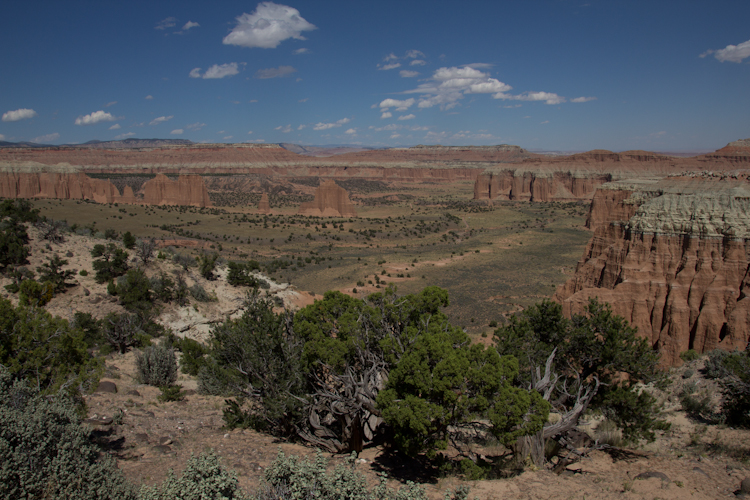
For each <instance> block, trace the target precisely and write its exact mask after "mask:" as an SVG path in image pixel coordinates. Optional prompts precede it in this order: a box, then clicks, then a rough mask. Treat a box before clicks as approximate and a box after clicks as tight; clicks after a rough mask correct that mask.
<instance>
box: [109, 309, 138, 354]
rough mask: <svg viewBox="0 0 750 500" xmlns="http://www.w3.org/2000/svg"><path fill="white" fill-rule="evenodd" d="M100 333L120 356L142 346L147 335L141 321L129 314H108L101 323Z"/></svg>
mask: <svg viewBox="0 0 750 500" xmlns="http://www.w3.org/2000/svg"><path fill="white" fill-rule="evenodd" d="M102 332H103V333H104V338H105V340H106V341H107V343H108V344H109V345H110V346H111V347H112V348H113V349H115V350H116V351H118V352H119V353H120V354H125V353H126V352H128V349H130V348H131V347H134V346H137V345H140V344H142V341H143V338H144V336H146V335H147V334H146V332H145V331H144V330H143V320H142V319H140V318H138V316H137V315H135V314H130V313H124V314H115V313H110V314H108V315H107V317H106V318H104V320H103V321H102Z"/></svg>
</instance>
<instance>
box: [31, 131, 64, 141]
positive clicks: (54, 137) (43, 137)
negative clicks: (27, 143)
mask: <svg viewBox="0 0 750 500" xmlns="http://www.w3.org/2000/svg"><path fill="white" fill-rule="evenodd" d="M59 138H60V134H58V133H57V132H55V133H54V134H47V135H40V136H39V137H34V138H33V139H31V142H36V143H43V142H52V141H56V140H57V139H59Z"/></svg>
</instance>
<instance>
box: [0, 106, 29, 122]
mask: <svg viewBox="0 0 750 500" xmlns="http://www.w3.org/2000/svg"><path fill="white" fill-rule="evenodd" d="M35 116H36V111H34V110H33V109H27V108H21V109H16V110H14V111H7V112H5V113H3V121H4V122H17V121H18V120H26V119H28V118H34V117H35Z"/></svg>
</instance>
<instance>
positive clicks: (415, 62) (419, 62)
mask: <svg viewBox="0 0 750 500" xmlns="http://www.w3.org/2000/svg"><path fill="white" fill-rule="evenodd" d="M425 64H427V63H426V62H425V61H423V60H422V59H414V60H413V61H412V62H410V63H409V66H424V65H425Z"/></svg>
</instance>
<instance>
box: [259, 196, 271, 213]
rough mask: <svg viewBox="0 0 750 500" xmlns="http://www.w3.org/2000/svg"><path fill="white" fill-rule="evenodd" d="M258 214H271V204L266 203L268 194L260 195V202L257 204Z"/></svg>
mask: <svg viewBox="0 0 750 500" xmlns="http://www.w3.org/2000/svg"><path fill="white" fill-rule="evenodd" d="M258 213H261V214H270V213H271V203H270V202H269V201H268V193H263V194H262V195H260V202H258Z"/></svg>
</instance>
